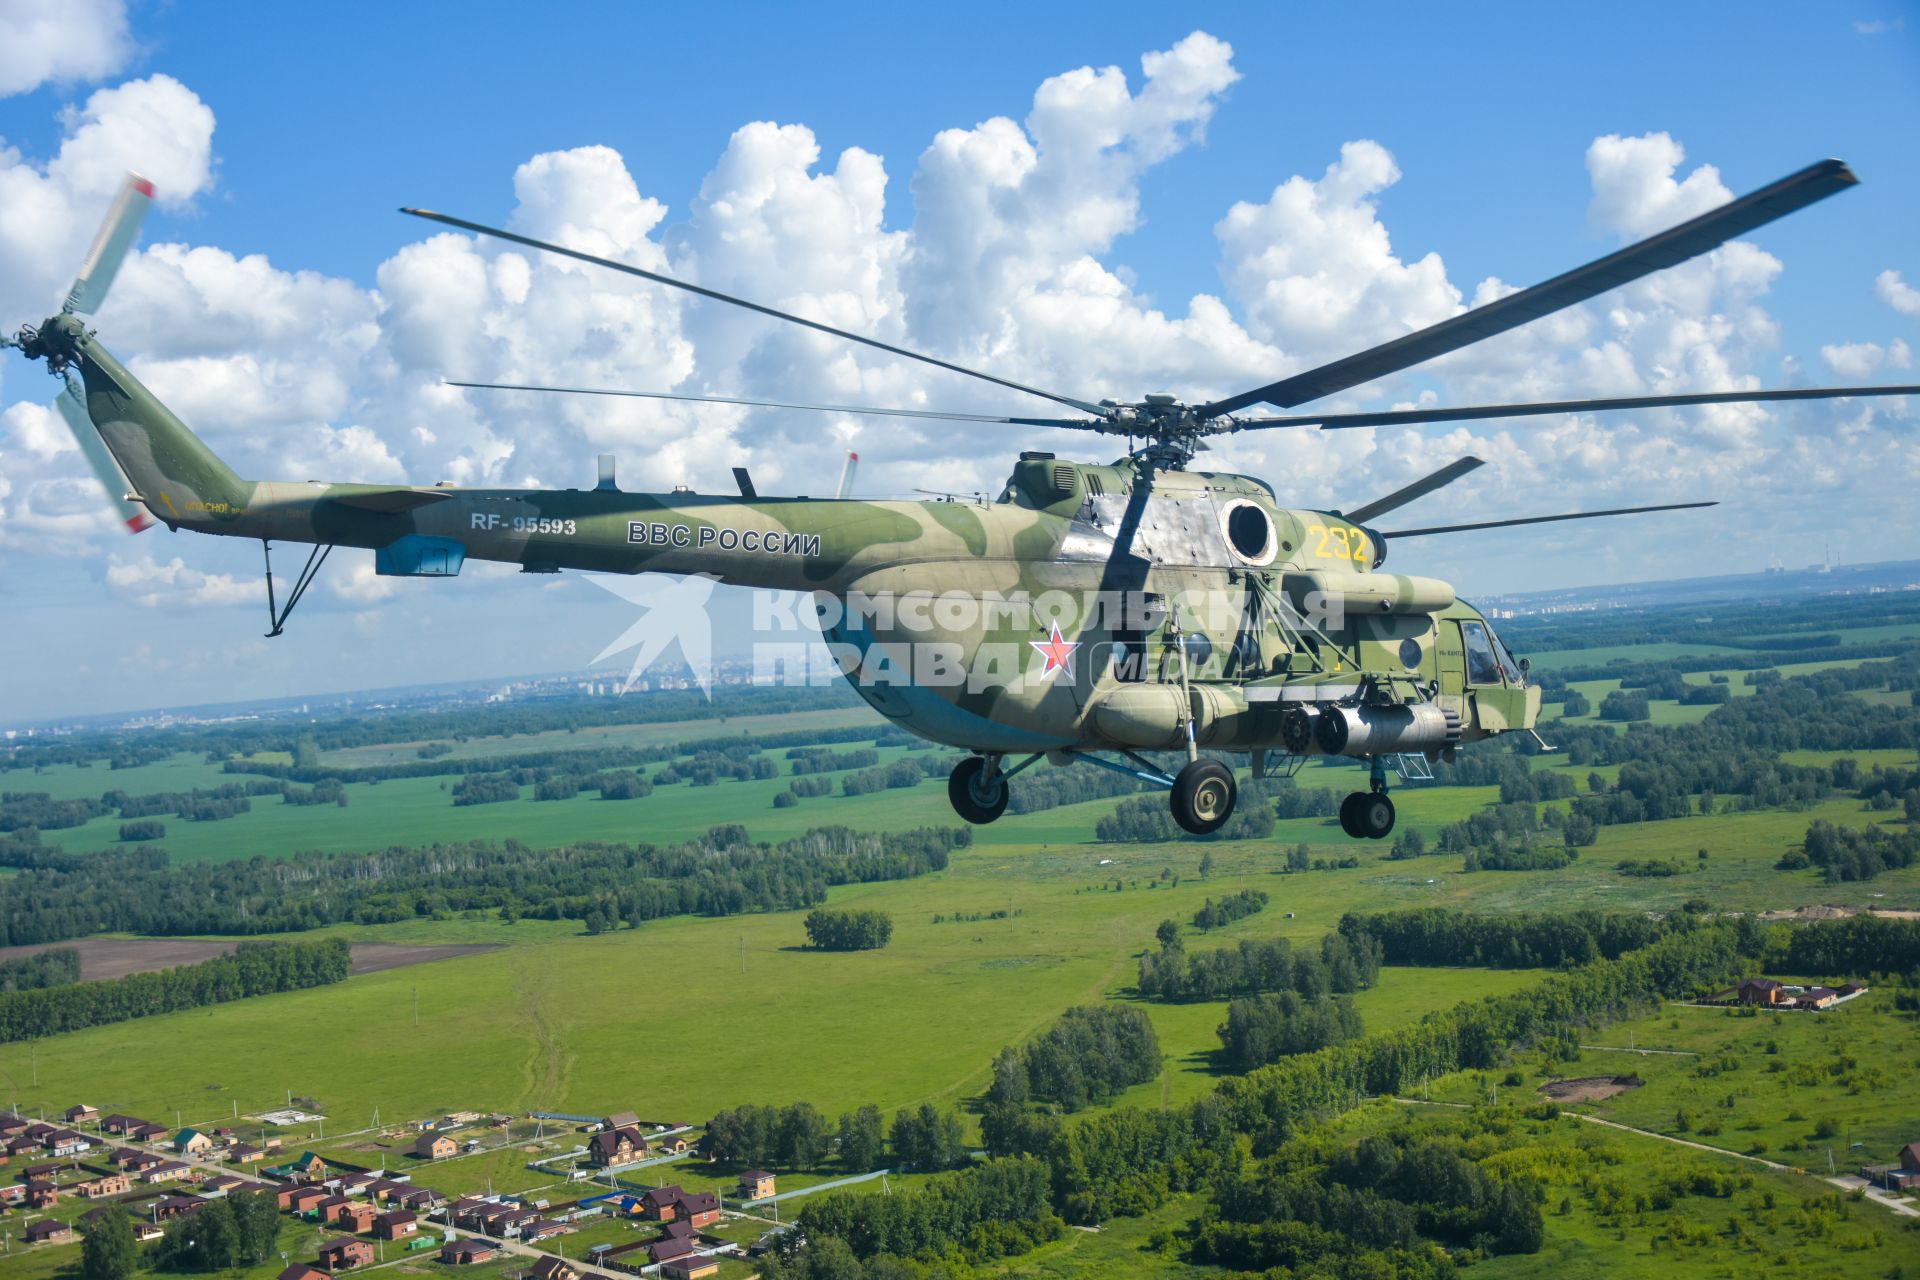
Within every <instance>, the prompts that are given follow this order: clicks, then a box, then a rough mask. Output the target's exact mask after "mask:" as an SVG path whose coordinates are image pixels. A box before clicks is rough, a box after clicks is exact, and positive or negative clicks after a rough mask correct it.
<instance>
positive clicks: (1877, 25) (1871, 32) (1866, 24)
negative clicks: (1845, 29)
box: [1853, 18, 1907, 36]
mask: <svg viewBox="0 0 1920 1280" xmlns="http://www.w3.org/2000/svg"><path fill="white" fill-rule="evenodd" d="M1906 26H1907V20H1906V19H1905V18H1866V19H1862V20H1859V21H1856V22H1855V23H1854V24H1853V29H1854V32H1855V33H1856V34H1858V35H1863V36H1883V35H1886V34H1887V33H1888V32H1890V31H1904V30H1906Z"/></svg>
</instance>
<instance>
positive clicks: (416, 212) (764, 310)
mask: <svg viewBox="0 0 1920 1280" xmlns="http://www.w3.org/2000/svg"><path fill="white" fill-rule="evenodd" d="M400 212H402V213H407V214H412V215H413V216H414V217H416V218H425V219H427V220H428V221H429V222H439V223H444V224H445V225H447V226H449V227H459V228H460V229H462V230H463V231H471V232H474V233H475V234H477V235H483V236H492V237H494V238H495V239H496V240H511V241H512V242H513V243H515V244H523V245H526V246H527V247H528V248H530V249H544V250H545V251H546V252H548V253H557V254H559V255H560V256H561V257H564V258H574V259H577V260H578V261H581V262H591V263H593V264H594V265H595V266H599V267H607V268H609V269H611V270H614V271H624V272H625V273H626V274H628V275H630V276H639V277H640V278H641V279H642V280H651V281H653V282H654V283H655V284H664V285H667V286H668V287H669V288H674V289H684V290H685V291H686V292H688V293H693V294H698V295H699V296H700V297H702V298H712V299H713V300H714V301H716V302H727V303H731V304H733V305H734V306H736V307H745V308H746V309H747V310H748V311H757V312H759V313H760V314H761V315H763V316H772V317H773V318H774V319H776V320H786V321H790V322H791V323H793V324H797V325H804V326H805V327H806V328H809V329H813V330H815V331H817V332H819V333H829V334H832V335H833V336H834V337H836V338H845V339H846V340H847V341H849V342H858V343H861V344H862V345H864V346H869V347H873V348H874V349H876V350H879V351H885V352H887V353H888V354H889V355H896V356H905V357H906V358H907V359H909V360H918V361H920V362H921V363H922V364H930V365H933V366H934V367H935V368H939V369H947V370H950V371H951V372H953V373H964V374H965V375H966V376H967V377H969V378H978V379H980V380H981V381H982V382H991V383H993V384H994V385H995V386H998V387H1006V388H1008V389H1009V390H1013V391H1024V392H1025V393H1026V394H1028V395H1030V396H1039V397H1040V398H1041V399H1042V400H1051V401H1053V402H1054V403H1055V404H1064V405H1067V406H1068V407H1070V408H1074V409H1078V410H1080V412H1082V413H1091V414H1096V415H1103V414H1104V413H1105V411H1104V410H1103V409H1101V407H1100V406H1099V405H1097V404H1089V403H1088V402H1086V401H1085V400H1076V399H1074V398H1073V397H1072V396H1063V395H1056V394H1054V393H1053V392H1051V391H1042V390H1041V389H1040V388H1038V387H1029V386H1027V385H1025V384H1024V383H1019V382H1014V381H1011V380H1009V379H1007V378H1000V377H995V376H994V375H993V374H991V373H981V372H980V371H979V370H978V369H969V368H967V367H966V366H965V365H958V364H954V363H953V362H951V361H948V360H942V359H940V358H938V357H937V356H930V355H925V354H923V353H921V352H918V351H909V350H908V349H907V348H905V347H896V346H894V345H893V344H892V343H888V342H882V341H880V340H879V339H878V338H869V337H865V336H864V335H861V334H858V333H850V332H848V331H847V330H845V329H836V328H834V327H833V326H832V325H830V324H822V323H820V322H819V321H818V320H808V319H806V318H805V317H802V316H796V315H794V314H793V313H792V312H790V311H780V310H777V309H775V308H773V307H769V306H765V305H763V304H761V303H758V302H749V301H748V300H747V299H745V298H736V297H734V296H733V295H732V294H730V293H721V292H720V291H719V290H718V289H709V288H706V287H705V286H704V285H697V284H689V283H688V282H687V281H685V280H676V279H674V278H673V277H672V276H663V275H661V274H660V273H659V272H657V271H648V270H646V269H645V268H643V267H636V266H633V265H632V264H631V263H626V262H615V261H614V260H613V259H611V258H601V257H596V256H595V255H593V254H591V253H582V252H581V251H580V250H578V249H568V248H565V247H563V246H561V245H557V244H549V243H547V242H546V241H544V240H535V239H533V238H532V237H531V236H523V235H519V234H517V233H515V232H512V231H502V230H501V229H500V228H498V227H489V226H486V225H485V224H483V223H479V222H468V221H467V220H466V219H464V218H455V217H452V216H450V215H448V214H444V213H435V212H434V211H433V210H431V209H409V208H404V207H403V208H402V209H401V210H400Z"/></svg>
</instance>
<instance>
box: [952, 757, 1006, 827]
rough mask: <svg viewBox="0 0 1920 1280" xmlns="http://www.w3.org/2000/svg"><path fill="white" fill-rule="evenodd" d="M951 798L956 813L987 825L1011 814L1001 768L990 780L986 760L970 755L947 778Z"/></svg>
mask: <svg viewBox="0 0 1920 1280" xmlns="http://www.w3.org/2000/svg"><path fill="white" fill-rule="evenodd" d="M947 799H948V800H949V801H951V802H952V803H953V811H954V812H955V813H957V814H959V815H960V816H961V817H963V818H965V819H966V820H967V821H968V822H971V823H973V824H975V825H976V826H985V825H986V824H987V823H989V822H992V821H993V820H994V819H995V818H997V817H999V816H1000V815H1001V814H1003V813H1005V812H1006V811H1007V780H1006V779H1005V778H1003V777H1001V776H1000V772H999V770H997V769H996V770H995V771H994V774H993V776H992V777H991V778H988V777H987V762H986V759H985V757H983V756H968V757H967V758H966V759H965V760H962V761H961V762H960V763H959V764H957V765H955V766H954V767H953V772H952V773H950V774H948V775H947Z"/></svg>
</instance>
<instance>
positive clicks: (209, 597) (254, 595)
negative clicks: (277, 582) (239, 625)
mask: <svg viewBox="0 0 1920 1280" xmlns="http://www.w3.org/2000/svg"><path fill="white" fill-rule="evenodd" d="M107 585H108V586H110V587H112V588H113V589H114V590H115V591H117V592H119V593H120V594H121V595H123V596H125V597H126V598H127V599H129V600H131V601H132V602H133V603H135V604H137V605H139V606H140V607H142V608H144V609H184V608H202V607H204V606H207V605H230V604H240V603H243V602H244V603H248V604H255V603H258V600H259V598H261V597H262V596H263V594H264V587H263V585H262V583H261V581H260V580H259V579H253V580H241V579H238V578H235V577H233V576H232V575H231V574H225V573H222V574H209V573H202V572H201V571H200V570H198V569H194V568H191V567H189V566H188V565H187V563H186V561H185V560H183V559H181V558H180V557H179V556H175V557H174V558H173V559H171V560H169V561H167V562H166V563H164V564H162V563H160V562H159V561H156V560H155V559H153V557H151V556H142V557H141V558H139V559H138V560H123V559H122V558H120V557H119V556H112V557H110V558H109V560H108V563H107Z"/></svg>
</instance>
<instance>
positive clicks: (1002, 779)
mask: <svg viewBox="0 0 1920 1280" xmlns="http://www.w3.org/2000/svg"><path fill="white" fill-rule="evenodd" d="M1120 754H1121V755H1122V756H1124V757H1125V758H1126V761H1127V763H1126V764H1117V763H1115V762H1114V761H1111V760H1103V759H1101V758H1100V757H1099V756H1096V755H1094V754H1092V753H1091V752H1087V751H1075V752H1074V753H1073V754H1072V758H1073V759H1075V760H1084V761H1086V762H1087V763H1088V764H1093V765H1098V766H1100V767H1101V768H1102V769H1111V770H1113V771H1114V772H1115V773H1124V774H1126V775H1127V776H1128V777H1132V778H1139V779H1141V780H1142V781H1144V782H1151V783H1153V784H1154V785H1155V786H1158V787H1165V788H1167V791H1168V793H1169V795H1168V800H1169V802H1170V803H1171V805H1172V808H1173V820H1174V821H1175V822H1177V823H1179V824H1180V828H1181V830H1183V831H1188V832H1191V833H1192V834H1194V835H1196V836H1204V835H1211V834H1212V833H1213V832H1215V831H1218V830H1219V829H1220V828H1221V827H1222V826H1224V825H1225V824H1226V821H1227V819H1228V818H1230V817H1232V816H1233V804H1234V801H1235V800H1236V799H1237V798H1238V795H1239V788H1238V787H1237V786H1236V785H1235V783H1234V780H1233V770H1231V769H1229V768H1227V766H1226V765H1224V764H1221V763H1220V762H1219V761H1218V760H1207V759H1204V758H1203V759H1198V760H1189V761H1188V762H1187V763H1186V765H1185V766H1184V767H1183V768H1182V769H1181V770H1180V772H1179V773H1175V774H1169V773H1167V772H1166V771H1165V770H1164V769H1161V768H1159V767H1158V766H1156V765H1155V764H1154V763H1153V762H1152V761H1150V760H1147V759H1145V758H1143V757H1141V756H1140V755H1138V754H1136V753H1135V752H1132V751H1123V752H1121V753H1120ZM1003 759H1004V757H1003V756H1002V755H1000V754H999V753H998V752H987V753H985V754H983V755H976V756H968V757H967V758H966V759H964V760H962V761H961V762H960V763H959V764H957V765H955V766H954V770H953V772H952V774H950V775H949V776H948V777H947V799H948V800H950V801H952V802H953V811H954V812H955V813H957V814H959V815H960V816H961V817H963V818H965V819H966V820H967V821H968V822H972V823H976V824H981V825H984V824H986V823H989V822H992V821H993V820H994V819H995V818H998V817H999V816H1000V815H1001V814H1003V813H1005V812H1006V811H1007V779H1008V778H1011V777H1013V775H1015V774H1016V773H1019V772H1020V771H1021V770H1022V769H1025V768H1026V767H1027V766H1028V765H1031V764H1033V763H1034V762H1035V761H1037V760H1039V759H1040V755H1039V754H1034V755H1030V756H1028V757H1027V758H1026V759H1025V760H1022V761H1021V762H1020V763H1019V764H1017V765H1015V766H1014V767H1013V768H1011V769H1004V768H1002V767H1001V762H1002V760H1003Z"/></svg>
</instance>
